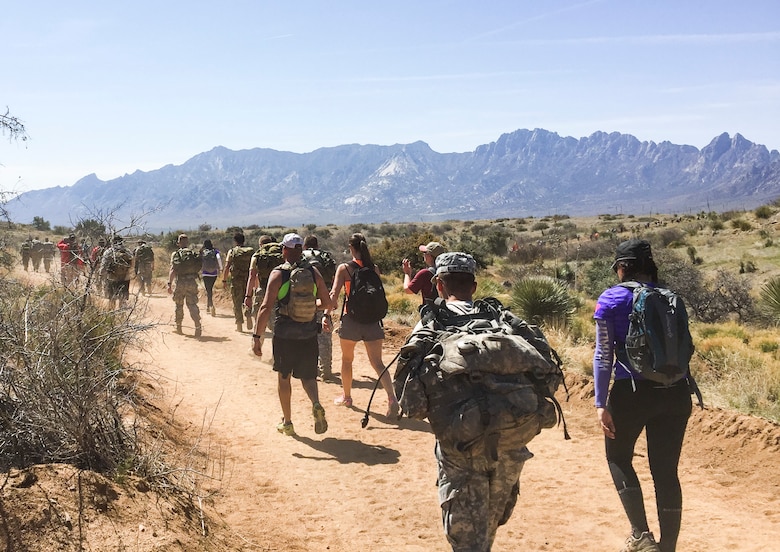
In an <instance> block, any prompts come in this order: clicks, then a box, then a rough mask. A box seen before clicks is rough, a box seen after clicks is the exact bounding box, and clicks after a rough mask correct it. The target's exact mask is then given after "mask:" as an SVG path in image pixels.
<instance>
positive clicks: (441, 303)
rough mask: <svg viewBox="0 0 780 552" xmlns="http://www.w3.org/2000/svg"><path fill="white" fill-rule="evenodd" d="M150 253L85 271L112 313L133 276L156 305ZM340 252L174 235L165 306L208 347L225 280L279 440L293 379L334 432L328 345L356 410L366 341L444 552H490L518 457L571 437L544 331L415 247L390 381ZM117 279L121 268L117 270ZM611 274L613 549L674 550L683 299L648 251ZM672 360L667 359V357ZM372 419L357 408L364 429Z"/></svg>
mask: <svg viewBox="0 0 780 552" xmlns="http://www.w3.org/2000/svg"><path fill="white" fill-rule="evenodd" d="M74 243H75V236H72V235H71V236H69V237H67V238H64V239H63V240H62V241H61V242H60V243H58V244H57V246H56V247H58V248H59V249H60V251H61V254H62V268H63V281H65V280H66V275H65V270H64V269H65V268H66V267H71V266H77V264H78V262H79V261H81V262H83V254H82V253H77V251H78V247H77V245H74ZM145 245H146V244H145V243H144V242H143V241H142V240H139V244H138V248H136V250H134V251H133V252H129V251H127V249H126V248H124V245H123V240H122V238H121V237H119V236H116V237H114V238H113V240H112V243H111V244H110V245H108V244H105V243H104V244H103V245H102V246H101V245H99V246H98V247H103V248H104V249H103V250H102V251H101V250H96V251H93V252H92V255H90V256H89V257H88V258H89V262H93V263H94V262H96V259H98V258H99V259H100V267H101V269H100V271H99V273H100V274H102V275H103V276H104V277H105V278H106V281H107V284H106V285H107V294H108V296H109V297H110V298H112V300H113V299H115V300H119V301H121V300H123V299H125V300H126V298H127V293H128V286H127V285H125V283H129V280H130V277H129V274H130V266H134V267H135V272H136V274H138V275H139V277H140V279H141V289H142V290H144V289H146V290H147V293H149V294H150V293H151V287H150V286H151V271H152V270H153V267H154V264H153V263H154V258H153V254H152V257H151V263H148V262H147V261H142V260H141V258H140V255H139V249H140V248H141V247H143V246H145ZM345 245H346V246H347V247H348V252H349V255H350V260H349V261H347V262H343V263H336V262H335V260H334V259H333V256H332V255H331V254H330V253H329V252H327V251H323V250H321V249H320V248H319V243H318V240H317V238H316V236H307V238H306V239H304V238H303V237H301V236H300V235H299V234H297V233H288V234H286V235H284V237H283V238H282V239H281V240H280V241H278V242H277V241H276V240H275V239H274V238H273V237H272V236H268V235H264V236H261V237H260V238H259V239H258V247H257V248H254V247H251V246H248V245H246V244H245V236H244V235H243V233H241V232H236V233H235V234H234V235H233V247H231V248H230V249H229V250H228V251H227V252H226V254H225V256H224V259H223V255H222V253H221V252H220V251H219V250H217V249H216V248H215V247H214V246H213V244H212V242H211V240H205V241H204V243H203V247H202V248H201V249H200V251H197V252H196V251H195V250H193V249H192V248H191V247H190V243H189V238H188V236H187V235H186V234H181V235H179V236H178V239H177V249H176V251H174V252H173V253H172V254H171V261H170V268H169V271H168V280H167V290H168V293H169V294H171V296H172V299H173V301H174V303H175V326H176V330H175V331H176V333H179V334H181V333H182V324H183V319H184V306H185V305H186V306H187V309H188V311H189V314H190V317H191V318H192V320H193V322H194V326H195V334H194V335H195V336H196V337H200V336H201V335H202V331H203V330H202V324H201V316H200V311H199V308H198V283H197V280H198V278H202V279H203V283H204V287H205V290H206V297H207V305H206V307H207V311H208V312H209V313H210V314H211V315H212V316H214V315H215V306H214V298H213V289H214V284H215V281H216V280H217V278H219V277H220V276H221V278H222V281H223V284H224V285H225V288H226V289H229V290H230V296H231V299H232V310H233V315H234V319H235V324H236V331H238V332H242V333H243V331H244V326H246V328H247V330H253V329H254V331H253V333H252V336H251V340H252V351H253V353H254V355H256V356H257V357H262V356H263V354H264V351H263V342H264V339H265V336H266V335H267V332H266V329H268V330H269V333H270V335H271V336H272V337H271V340H272V346H271V355H272V357H273V358H272V365H273V370H274V371H275V372H276V373H277V384H278V385H277V389H278V395H279V401H280V406H281V410H282V418H281V420H280V421H279V422H278V424H277V426H276V428H277V430H278V432H279V433H281V434H283V435H295V434H296V433H295V426H294V425H293V420H292V415H293V412H292V402H291V397H292V383H291V382H292V379H293V378H295V379H298V380H300V382H301V386H302V388H303V390H304V392H305V393H306V395H307V397H308V399H309V401H310V403H311V415H312V419H313V425H314V432H315V433H316V434H323V433H325V432H326V431H327V430H328V422H327V418H326V412H325V408H324V406H323V403H322V401H321V398H320V395H319V389H318V379H320V380H322V381H333V379H334V374H333V366H332V333H333V332H335V333H337V335H338V337H339V341H340V349H341V366H340V368H341V371H340V379H341V392H340V394H339V395H338V396H337V397H335V398H334V400H333V404H334V405H335V406H337V407H345V408H354V406H355V405H354V401H353V397H352V394H351V392H352V383H353V361H354V357H355V348H356V345H357V343H358V342H359V341H362V342H363V344H364V346H365V350H366V353H367V356H368V360H369V363H370V364H371V367H372V368H373V370H374V371H375V373H376V376H377V387H378V386H379V385H381V387H382V389H383V390H384V391H385V394H386V397H387V399H386V401H387V405H386V411H385V416H386V418H387V419H389V420H393V421H395V420H399V419H400V418H401V417H402V416H407V417H410V418H417V419H427V420H428V421H429V422H430V425H431V429H432V431H433V433H434V435H435V438H436V444H435V449H434V456H435V458H436V462H437V470H438V471H437V485H438V497H439V503H440V506H441V515H442V524H443V528H444V533H445V535H446V538H447V540H448V542H449V544H450V546H451V547H452V549H453V550H454V551H461V550H463V551H466V550H468V551H489V550H490V549H491V546H492V543H493V540H494V539H495V536H496V532H497V529H498V527H499V526H501V525H503V524H505V523H506V522H507V521H508V520H509V518H510V516H511V515H512V511H513V509H514V507H515V504H516V502H517V498H518V494H519V479H520V474H521V471H522V469H523V466H524V464H525V462H526V461H527V460H529V459H530V458H532V457H533V454H532V453H531V452H530V451H529V450H528V447H527V445H528V443H529V442H530V441H531V440H532V439H533V437H534V436H536V435H537V434H538V433H539V432H540V431H541V430H542V429H544V428H550V427H553V426H555V425H556V424H560V423H563V427H564V435H565V437H566V438H568V433H567V430H566V425H565V421H564V420H562V417H563V416H562V410H561V407H560V405H559V404H558V402H557V400H556V398H555V392H556V389H557V388H558V386H559V385H560V384H561V382H562V380H563V373H562V371H561V363H560V359H559V357H558V355H557V353H555V351H554V350H553V349H552V347H550V345H549V343H548V342H547V340H546V338H545V337H544V335H543V333H542V332H541V330H540V329H539V328H538V327H536V326H533V325H531V324H528V323H527V322H525V321H524V320H522V319H521V318H519V317H518V316H516V315H514V314H513V313H511V312H510V311H509V309H506V308H505V307H504V306H503V305H501V304H500V302H499V301H497V300H495V299H492V298H486V299H482V300H475V299H474V293H475V292H476V289H477V280H476V275H477V263H476V261H475V260H474V258H473V257H472V256H471V255H469V254H468V253H465V252H459V251H447V250H446V248H445V247H444V246H443V245H442V244H441V243H440V242H436V241H432V242H430V243H427V244H423V245H420V246H419V252H420V253H422V255H423V261H424V263H425V266H424V267H422V268H420V269H418V270H417V271H415V270H414V269H413V268H412V262H411V260H410V259H409V258H405V259H404V260H403V262H402V265H401V267H400V268H401V271H402V272H403V274H404V278H403V290H404V292H405V293H409V294H419V295H420V297H421V305H420V309H419V311H420V319H419V322H417V324H416V325H415V327H414V329H413V330H412V332H411V334H410V336H409V338H408V339H407V341H406V343H405V344H404V346H403V347H402V348H401V350H400V351H399V354H398V356H397V359H398V365H397V367H396V369H395V372H394V373H391V371H390V370H389V369H388V368H389V367H390V366H388V365H385V363H384V361H383V358H382V353H383V351H382V348H383V342H384V337H385V334H384V327H383V323H382V320H383V318H384V317H385V316H386V314H387V312H388V303H387V298H386V295H385V291H384V288H383V285H382V280H381V273H380V270H379V268H378V266H377V265H376V264H375V263H374V262H373V260H372V257H371V252H370V250H369V247H368V243H367V240H366V238H365V236H363V235H362V234H359V233H356V234H353V235H351V236H350V238H349V240H348V242H347V243H346V244H345ZM149 249H151V248H149ZM73 259H75V260H76V263H75V264H74V263H73V262H72V261H73ZM117 259H123V260H122V261H121V262H117ZM144 263H146V264H144ZM125 265H126V270H124V269H123V268H121V267H124V266H125ZM33 266H35V264H34V263H33ZM34 269H35V268H34ZM612 269H613V271H614V272H615V274H616V276H617V279H618V284H617V285H615V286H611V287H609V288H608V289H607V290H605V291H604V292H603V293H602V294H601V295H600V297H599V298H598V301H597V304H596V310H595V313H594V319H595V321H596V347H595V353H594V357H593V372H594V386H595V399H594V401H595V414H596V416H595V417H596V420H597V422H598V424H599V426H600V428H601V429H602V431H603V433H604V443H605V452H606V459H607V465H608V468H609V473H610V475H611V477H612V479H613V482H614V485H615V488H616V490H617V492H618V496H619V498H620V501H621V504H622V506H623V509H624V511H625V514H626V517H627V518H628V521H629V524H630V526H631V534H630V535H629V536H628V539H627V541H626V544H625V546H624V547H623V548H622V549H621V550H622V552H659V551H660V552H674V551H675V550H676V546H677V539H678V536H679V532H680V526H681V519H682V491H681V486H680V481H679V477H678V463H679V459H680V454H681V450H682V443H683V439H684V435H685V430H686V425H687V421H688V418H689V416H690V414H691V409H692V401H691V394H692V393H693V392H698V389H697V388H696V386H695V382H694V381H693V378H692V377H691V375H690V371H689V368H688V363H689V360H690V357H691V355H692V353H693V345H692V342H691V339H690V333H689V331H688V327H687V314H686V313H685V307H684V304H683V303H682V300H681V299H680V298H679V297H677V296H676V295H675V294H674V293H673V292H671V291H670V290H666V289H664V288H662V287H661V286H660V285H659V283H658V268H657V266H656V265H655V263H654V261H653V255H652V250H651V247H650V244H649V242H647V241H644V240H640V239H631V240H628V241H625V242H622V243H620V244H619V245H618V247H617V250H616V253H615V260H614V263H613V265H612ZM68 274H70V272H68ZM67 277H68V278H70V277H71V276H70V275H69V276H67ZM144 286H148V287H144ZM342 292H343V294H344V301H343V304H342V307H341V311H340V316H339V317H338V322H336V320H335V319H334V313H335V312H336V311H337V309H338V306H339V305H338V300H339V298H340V296H341V294H342ZM652 309H659V310H658V311H652ZM659 313H660V314H659ZM657 320H663V321H665V322H657ZM661 323H665V324H667V325H666V326H664V328H663V330H662V331H661V330H660V329H659V328H656V327H653V326H652V324H661ZM659 335H661V338H662V339H659V337H658V336H659ZM669 347H673V348H675V349H674V350H668V349H665V348H669ZM391 364H392V363H391ZM374 391H376V388H375V390H374ZM372 399H373V394H372ZM369 404H370V401H369ZM368 415H369V408H366V415H365V418H364V419H363V424H364V426H365V424H366V423H367V422H368ZM643 431H644V432H645V433H646V439H647V452H648V461H649V468H650V472H651V474H652V477H653V481H654V484H655V496H656V506H657V515H658V523H659V528H660V538H659V540H658V541H656V540H655V537H654V535H653V533H652V531H651V530H650V528H649V523H648V519H647V514H646V511H645V504H644V497H643V493H642V489H641V485H640V482H639V478H638V476H637V473H636V471H635V468H634V466H633V457H634V447H635V445H636V442H637V440H638V439H639V437H640V434H641V433H642V432H643Z"/></svg>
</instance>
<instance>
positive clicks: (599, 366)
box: [593, 239, 691, 552]
mask: <svg viewBox="0 0 780 552" xmlns="http://www.w3.org/2000/svg"><path fill="white" fill-rule="evenodd" d="M612 269H613V270H614V271H615V272H616V273H617V277H618V279H619V281H620V282H629V281H636V282H640V283H642V284H645V285H649V286H652V287H655V286H656V284H657V283H658V268H657V267H656V265H655V262H654V261H653V254H652V251H651V248H650V243H649V242H647V241H645V240H638V239H631V240H628V241H624V242H622V243H620V244H619V245H618V246H617V250H616V254H615V262H614V264H613V265H612ZM632 308H633V291H632V290H631V289H630V288H627V287H623V286H620V285H617V286H613V287H610V288H608V289H607V290H606V291H604V292H603V293H602V294H601V296H599V298H598V301H597V303H596V312H595V314H594V318H595V319H596V352H595V354H594V356H593V381H594V385H595V405H596V417H597V419H598V421H599V424H600V426H601V429H602V430H603V432H604V435H605V439H604V441H605V444H606V456H607V463H608V465H609V471H610V473H611V474H612V480H613V481H614V483H615V487H616V488H617V490H618V495H619V497H620V501H621V503H622V504H623V509H624V510H625V512H626V516H627V517H628V521H629V523H630V524H631V535H629V537H628V540H627V541H626V545H625V547H624V548H623V549H622V550H623V551H624V552H645V551H651V552H657V551H661V552H674V550H675V548H676V546H677V537H678V534H679V532H680V523H681V517H682V490H681V488H680V480H679V477H678V475H677V465H678V462H679V460H680V452H681V449H682V445H683V438H684V436H685V429H686V425H687V423H688V417H689V416H690V414H691V396H690V390H689V387H688V383H687V380H686V379H682V380H680V381H679V382H677V383H676V384H674V385H671V386H668V387H667V386H663V385H660V384H658V383H655V382H653V381H649V380H647V379H646V378H643V377H642V376H641V375H640V374H638V373H636V372H635V371H634V370H633V369H632V368H631V365H630V362H629V360H628V357H627V353H626V348H625V341H626V335H627V333H628V328H629V314H630V313H631V311H632ZM613 361H614V364H613ZM613 373H614V382H613V384H612V388H611V389H609V384H610V379H611V378H612V376H613ZM642 430H645V432H646V436H647V437H646V438H647V457H648V461H649V464H650V473H651V474H652V477H653V482H654V484H655V496H656V505H657V510H658V523H659V525H660V531H661V532H660V539H659V541H658V543H657V544H656V541H655V539H654V537H653V534H652V533H651V531H650V529H649V527H648V522H647V515H646V513H645V506H644V500H643V496H642V489H641V487H640V483H639V479H638V477H637V474H636V471H634V467H633V456H634V446H635V444H636V441H637V439H638V438H639V435H640V433H641V432H642Z"/></svg>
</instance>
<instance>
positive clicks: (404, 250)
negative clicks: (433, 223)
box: [344, 232, 446, 273]
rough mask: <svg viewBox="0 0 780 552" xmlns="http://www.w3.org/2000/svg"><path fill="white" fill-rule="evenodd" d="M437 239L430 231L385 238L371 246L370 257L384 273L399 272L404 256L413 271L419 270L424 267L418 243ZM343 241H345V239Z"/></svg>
mask: <svg viewBox="0 0 780 552" xmlns="http://www.w3.org/2000/svg"><path fill="white" fill-rule="evenodd" d="M347 239H348V238H347ZM437 240H438V238H436V237H435V236H434V235H433V234H431V233H430V232H422V233H413V234H409V235H407V236H403V237H396V238H385V239H383V240H382V241H381V242H380V243H379V244H378V245H373V246H371V257H372V259H373V260H374V263H376V264H377V265H378V266H379V269H380V270H381V271H382V272H384V273H390V272H400V271H401V263H402V262H403V260H404V259H405V258H408V259H409V260H410V261H411V262H412V268H414V270H415V271H416V270H420V269H422V268H425V262H424V260H423V254H422V253H421V252H420V244H423V243H428V242H431V241H437ZM344 243H346V240H345V242H344ZM445 247H446V245H445Z"/></svg>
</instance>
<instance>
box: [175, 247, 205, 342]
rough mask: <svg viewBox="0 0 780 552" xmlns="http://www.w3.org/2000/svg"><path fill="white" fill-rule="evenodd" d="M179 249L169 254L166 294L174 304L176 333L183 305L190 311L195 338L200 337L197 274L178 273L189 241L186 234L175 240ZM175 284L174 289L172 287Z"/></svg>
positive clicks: (180, 322)
mask: <svg viewBox="0 0 780 552" xmlns="http://www.w3.org/2000/svg"><path fill="white" fill-rule="evenodd" d="M176 244H177V245H178V246H179V249H177V250H176V251H174V252H173V253H172V254H171V268H170V270H169V271H168V293H169V294H173V302H174V303H175V304H176V312H175V318H176V333H177V334H181V333H182V330H181V324H182V322H183V321H184V303H187V309H188V310H189V311H190V316H191V317H192V321H193V322H194V323H195V337H200V336H201V332H202V330H201V325H200V309H199V308H198V272H197V271H196V272H193V273H190V274H183V273H180V272H181V269H180V268H178V265H179V259H180V258H181V256H182V252H183V251H184V250H185V249H189V246H190V239H189V238H188V237H187V235H186V234H179V238H178V239H177V240H176ZM174 281H175V282H176V287H175V288H173V289H172V287H171V286H172V285H173V283H174Z"/></svg>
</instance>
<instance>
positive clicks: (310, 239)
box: [303, 234, 320, 249]
mask: <svg viewBox="0 0 780 552" xmlns="http://www.w3.org/2000/svg"><path fill="white" fill-rule="evenodd" d="M319 246H320V242H319V240H318V239H317V236H315V235H314V234H312V235H311V236H306V238H305V239H304V240H303V248H304V249H317V248H319Z"/></svg>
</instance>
